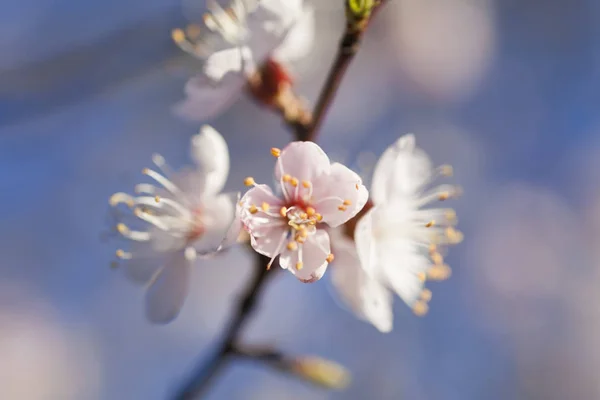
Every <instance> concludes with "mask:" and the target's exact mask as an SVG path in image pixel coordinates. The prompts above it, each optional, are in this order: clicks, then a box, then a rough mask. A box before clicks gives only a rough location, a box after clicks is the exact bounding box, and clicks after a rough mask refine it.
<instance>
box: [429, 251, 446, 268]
mask: <svg viewBox="0 0 600 400" xmlns="http://www.w3.org/2000/svg"><path fill="white" fill-rule="evenodd" d="M431 260H432V261H433V263H434V264H435V265H440V264H442V263H443V262H444V257H442V255H441V254H440V253H438V252H437V251H436V252H433V253H431Z"/></svg>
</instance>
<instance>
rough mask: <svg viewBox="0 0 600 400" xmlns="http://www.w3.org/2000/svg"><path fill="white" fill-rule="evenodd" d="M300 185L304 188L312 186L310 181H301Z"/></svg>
mask: <svg viewBox="0 0 600 400" xmlns="http://www.w3.org/2000/svg"><path fill="white" fill-rule="evenodd" d="M302 186H304V187H305V188H306V189H308V188H309V187H311V186H312V183H310V182H309V181H302Z"/></svg>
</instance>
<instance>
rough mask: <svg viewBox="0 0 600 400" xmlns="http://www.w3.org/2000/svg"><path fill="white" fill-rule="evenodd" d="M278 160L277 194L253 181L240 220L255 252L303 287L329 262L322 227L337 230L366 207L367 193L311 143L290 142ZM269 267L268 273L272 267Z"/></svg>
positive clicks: (357, 180) (276, 151)
mask: <svg viewBox="0 0 600 400" xmlns="http://www.w3.org/2000/svg"><path fill="white" fill-rule="evenodd" d="M271 152H272V154H273V155H274V156H276V157H278V160H277V165H276V167H275V177H276V180H277V182H278V185H279V189H280V191H279V193H278V194H275V193H273V191H272V190H271V188H269V187H268V186H267V185H259V184H256V183H255V182H254V179H253V178H247V179H246V182H245V183H246V184H247V185H252V186H254V187H253V188H252V189H250V190H249V191H248V192H247V193H246V194H245V195H244V197H243V198H242V200H241V202H240V207H239V214H240V219H241V222H242V224H243V225H244V228H245V229H246V230H247V231H248V233H249V234H250V237H251V243H252V247H253V248H254V250H256V251H257V252H259V253H261V254H264V255H265V256H267V257H271V263H272V262H273V260H274V259H275V257H277V256H278V255H279V256H280V257H279V264H280V265H281V267H282V268H284V269H287V270H288V271H290V272H291V273H292V274H294V275H295V276H296V277H297V278H298V279H299V280H301V281H303V282H314V281H316V280H318V279H320V278H321V277H322V276H323V274H324V273H325V270H326V269H327V265H328V264H329V263H330V262H331V261H332V260H333V254H332V253H331V250H330V245H329V234H328V233H327V230H326V229H325V228H326V226H329V227H337V226H340V225H341V224H343V223H345V222H346V221H348V220H349V219H350V218H352V217H353V216H355V215H356V214H357V213H358V212H359V211H360V210H361V209H362V208H363V206H364V205H365V203H366V201H367V198H368V192H367V189H366V188H365V187H364V186H363V184H362V180H361V178H360V177H359V176H358V175H357V174H356V173H354V172H353V171H351V170H350V169H348V168H347V167H346V166H344V165H342V164H339V163H333V164H332V163H331V162H330V161H329V157H327V154H325V152H324V151H323V150H322V149H321V148H320V147H319V146H318V145H316V144H315V143H312V142H292V143H290V144H289V145H288V146H287V147H286V148H284V149H283V150H282V151H280V150H279V149H272V150H271ZM271 263H269V267H270V265H271Z"/></svg>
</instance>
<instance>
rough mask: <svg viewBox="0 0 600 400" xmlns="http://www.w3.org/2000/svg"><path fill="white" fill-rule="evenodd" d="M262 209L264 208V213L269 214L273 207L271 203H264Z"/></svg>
mask: <svg viewBox="0 0 600 400" xmlns="http://www.w3.org/2000/svg"><path fill="white" fill-rule="evenodd" d="M260 208H262V210H263V211H264V212H267V211H269V209H270V208H271V206H270V205H269V203H267V202H265V201H263V203H262V205H261V206H260Z"/></svg>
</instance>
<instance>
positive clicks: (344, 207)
mask: <svg viewBox="0 0 600 400" xmlns="http://www.w3.org/2000/svg"><path fill="white" fill-rule="evenodd" d="M347 209H348V208H347V207H346V206H338V210H340V211H346V210H347Z"/></svg>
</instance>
